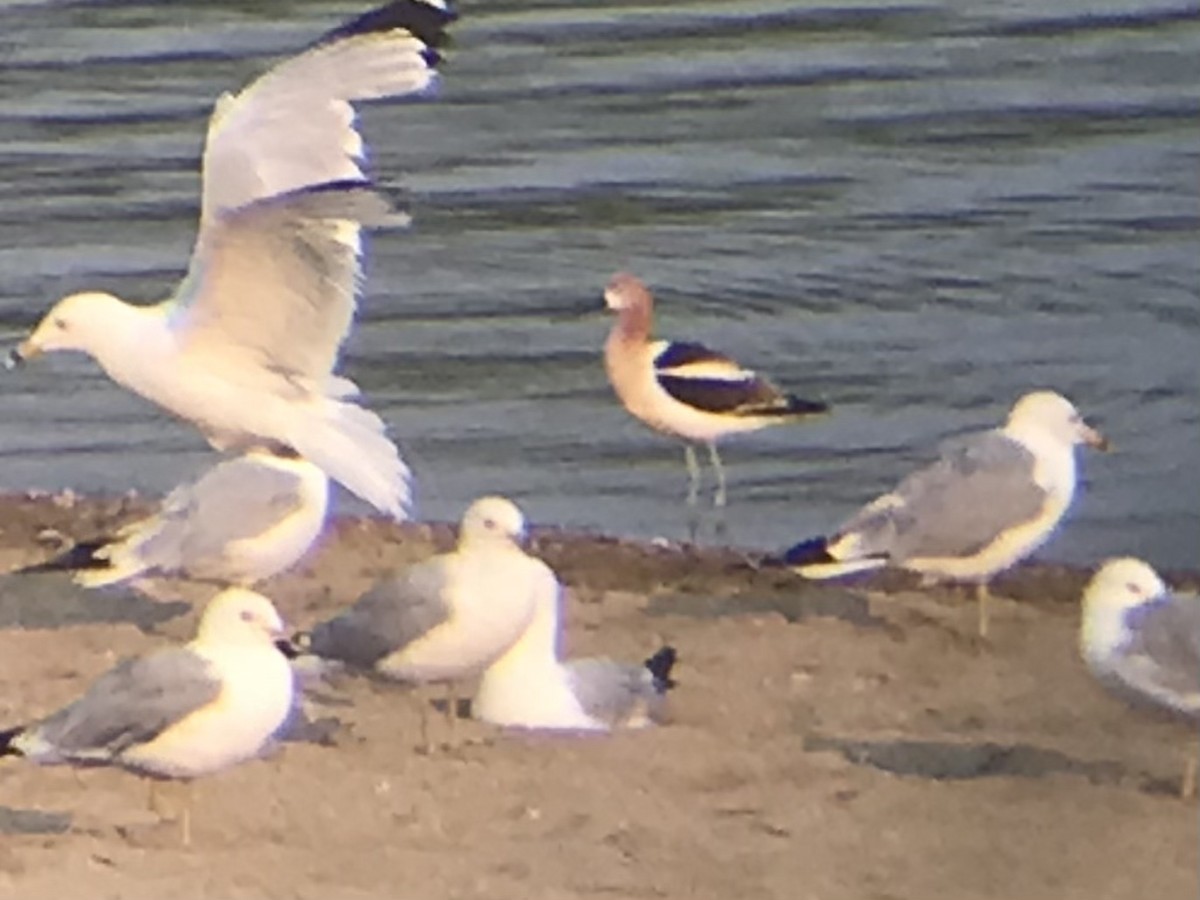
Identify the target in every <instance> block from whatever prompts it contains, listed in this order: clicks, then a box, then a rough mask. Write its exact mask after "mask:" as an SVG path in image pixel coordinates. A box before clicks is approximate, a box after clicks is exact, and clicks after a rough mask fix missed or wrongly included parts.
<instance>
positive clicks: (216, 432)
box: [10, 0, 453, 518]
mask: <svg viewBox="0 0 1200 900" xmlns="http://www.w3.org/2000/svg"><path fill="white" fill-rule="evenodd" d="M452 18H453V16H452V14H451V13H450V12H449V11H448V10H447V9H446V8H445V7H443V6H442V5H440V4H439V5H434V4H433V3H431V2H422V0H400V2H396V3H391V4H388V5H387V6H385V7H382V8H380V9H377V10H375V11H373V12H370V13H367V14H366V15H364V16H361V17H359V18H358V19H355V20H354V21H351V22H349V23H348V24H346V25H344V26H342V27H341V28H339V29H337V30H335V31H332V32H330V33H329V34H327V35H326V36H325V37H324V38H322V39H321V40H320V41H318V42H317V43H316V44H315V45H314V46H313V47H311V48H310V49H308V50H307V51H305V52H303V53H301V54H300V55H298V56H296V57H294V58H291V59H288V60H285V61H283V62H282V63H279V64H278V65H276V66H275V67H274V68H273V69H271V70H269V71H268V72H266V73H265V74H264V75H262V76H261V77H260V78H259V79H258V80H257V81H255V82H253V83H252V84H250V85H249V86H248V87H246V88H244V89H243V90H242V91H241V92H240V93H237V94H225V95H223V96H222V97H221V98H220V99H219V100H218V101H217V103H216V106H215V108H214V110H213V114H212V118H211V119H210V121H209V126H208V134H207V138H206V141H205V147H204V157H203V161H202V164H201V166H202V175H203V189H202V197H201V210H200V227H199V233H198V236H197V238H196V244H195V248H194V250H193V252H192V259H191V262H190V263H189V265H188V271H187V275H186V277H185V278H184V279H183V281H182V282H181V283H180V285H179V287H178V288H177V289H176V290H175V293H174V294H173V295H172V296H171V297H170V298H168V299H167V300H165V301H164V302H162V303H159V304H157V305H153V306H134V305H131V304H129V303H125V302H124V301H122V300H119V299H118V298H116V297H114V296H112V295H111V294H106V293H97V292H88V293H82V294H74V295H72V296H69V297H66V298H64V299H63V300H60V301H59V302H58V303H57V304H56V305H55V306H54V307H53V308H52V309H51V310H50V312H49V313H48V314H47V315H46V316H45V318H43V319H42V321H41V323H40V324H39V325H38V326H37V327H36V328H35V329H34V331H33V332H32V334H30V336H29V337H28V338H27V339H26V340H25V341H24V342H23V343H22V344H21V345H20V346H19V347H18V348H17V349H16V350H14V351H13V353H12V355H11V357H10V363H16V362H19V361H21V360H24V359H29V358H31V357H33V356H36V355H37V354H39V353H43V352H50V351H55V350H74V351H80V352H83V353H87V354H88V355H90V356H91V357H92V358H93V359H95V361H96V362H97V363H98V364H99V365H100V367H101V368H102V369H104V371H105V372H106V373H107V374H108V376H109V377H110V378H112V379H113V380H114V381H115V382H117V383H118V384H120V385H122V386H123V387H125V388H127V389H129V390H131V391H133V392H134V393H137V394H140V395H141V396H143V397H145V398H147V399H149V400H151V401H153V402H155V403H157V404H158V405H160V406H162V407H163V408H164V409H166V410H167V411H169V412H171V413H173V414H174V415H176V416H178V417H180V418H181V419H185V420H188V421H190V422H192V423H194V424H195V425H196V426H197V427H199V428H200V430H201V431H202V432H203V433H204V435H205V437H206V438H207V439H208V441H209V443H211V444H212V445H213V446H214V447H216V448H217V449H218V450H223V451H224V450H229V451H234V452H237V451H241V450H245V449H246V448H248V447H252V446H262V445H268V446H277V447H282V448H289V449H290V450H292V451H295V452H296V453H298V454H299V455H300V456H303V457H304V458H306V459H308V460H311V461H312V462H313V463H315V464H316V465H317V466H319V467H320V468H322V469H323V470H324V471H325V472H327V473H328V474H329V475H330V477H332V478H333V479H335V480H336V481H339V482H341V483H342V484H343V485H345V486H346V487H347V488H348V489H349V490H350V491H352V492H353V493H355V494H357V495H358V496H359V497H361V498H362V499H364V500H366V501H367V502H368V503H370V504H372V505H373V506H375V507H376V508H378V509H380V510H382V511H384V512H386V513H388V514H390V515H392V516H395V517H397V518H399V517H402V516H403V514H404V508H405V505H406V503H407V502H408V500H409V488H408V478H409V472H408V468H407V467H406V466H405V464H404V462H403V461H402V460H401V459H400V455H399V452H398V451H397V449H396V446H395V445H394V444H393V443H392V441H391V440H390V439H389V438H388V437H387V435H386V434H385V426H384V423H383V421H382V420H381V419H380V418H379V416H377V415H376V414H375V413H373V412H371V411H370V410H367V409H365V408H364V407H362V406H359V405H358V404H357V403H354V402H350V398H353V397H355V396H356V395H357V393H358V388H357V387H356V386H355V385H354V383H353V382H351V381H349V380H348V379H346V378H342V377H339V376H336V375H334V374H333V369H334V367H335V365H336V364H337V358H338V351H339V348H340V346H341V343H342V341H343V340H344V338H345V337H346V334H347V332H348V331H349V329H350V325H351V322H352V320H353V317H354V312H355V305H356V296H357V293H358V289H359V287H360V282H361V280H362V272H361V268H360V251H361V244H360V237H361V236H360V229H361V227H362V226H372V225H387V224H393V223H395V222H396V221H398V219H397V217H396V216H395V215H394V214H393V213H392V211H391V207H390V204H389V203H388V202H387V201H386V200H384V199H383V197H382V196H381V195H380V194H378V193H377V192H376V191H375V190H374V188H373V186H372V185H371V183H370V181H368V180H367V178H366V176H365V174H364V172H363V168H362V163H363V157H364V154H365V148H364V147H363V141H362V138H361V136H360V135H359V133H358V132H357V131H356V129H355V113H354V109H353V107H352V106H351V104H352V103H353V102H356V101H360V100H372V99H381V98H388V97H398V96H403V95H407V94H415V93H418V92H421V91H424V90H425V89H426V88H428V87H429V86H430V85H431V83H432V82H433V81H434V79H435V71H434V66H435V65H436V63H437V61H438V56H437V53H436V52H435V51H434V50H433V49H432V48H433V47H435V46H436V45H438V44H439V43H440V42H441V41H442V38H443V29H444V27H445V26H446V25H447V24H448V23H449V21H450V20H451V19H452Z"/></svg>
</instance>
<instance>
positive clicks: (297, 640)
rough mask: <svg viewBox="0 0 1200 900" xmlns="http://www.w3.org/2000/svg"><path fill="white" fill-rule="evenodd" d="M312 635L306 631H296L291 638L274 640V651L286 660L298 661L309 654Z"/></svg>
mask: <svg viewBox="0 0 1200 900" xmlns="http://www.w3.org/2000/svg"><path fill="white" fill-rule="evenodd" d="M311 647H312V635H311V634H310V633H309V632H307V631H297V632H296V633H295V634H293V635H292V636H291V637H282V638H276V639H275V649H276V650H278V651H279V652H280V653H282V654H283V655H284V656H285V657H287V658H288V659H299V658H300V657H301V656H304V655H305V654H306V653H309V652H310V649H311Z"/></svg>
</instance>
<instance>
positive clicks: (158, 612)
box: [0, 573, 192, 632]
mask: <svg viewBox="0 0 1200 900" xmlns="http://www.w3.org/2000/svg"><path fill="white" fill-rule="evenodd" d="M191 611H192V607H191V605H190V604H187V603H159V602H156V601H154V600H148V599H146V598H145V597H141V596H139V595H138V594H136V593H134V592H133V591H125V590H120V589H117V590H100V591H96V590H88V589H86V588H82V587H80V586H79V585H77V584H75V582H73V581H72V580H71V578H70V576H68V575H64V574H61V573H49V574H22V575H6V576H2V577H0V628H6V629H35V628H36V629H55V628H69V627H71V626H75V625H98V624H104V625H116V624H129V625H134V626H136V627H137V628H139V629H141V630H142V631H145V632H150V631H153V630H154V629H156V628H157V627H159V626H160V625H162V624H163V623H165V622H169V621H171V620H172V619H175V618H178V617H179V616H183V615H186V614H188V613H190V612H191Z"/></svg>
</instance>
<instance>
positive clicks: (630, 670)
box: [564, 657, 662, 728]
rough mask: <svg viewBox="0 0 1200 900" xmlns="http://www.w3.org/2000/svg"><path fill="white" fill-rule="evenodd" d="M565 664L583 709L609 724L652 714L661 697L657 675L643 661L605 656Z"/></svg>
mask: <svg viewBox="0 0 1200 900" xmlns="http://www.w3.org/2000/svg"><path fill="white" fill-rule="evenodd" d="M564 665H565V668H566V670H567V674H568V676H569V678H570V680H571V688H572V690H573V691H574V693H575V697H576V698H577V699H578V701H579V705H580V706H581V707H582V708H583V711H584V712H585V713H587V714H588V715H589V716H591V717H592V718H593V719H597V720H599V721H601V722H603V723H605V724H606V725H608V726H609V727H610V728H615V727H619V726H621V725H625V724H631V723H636V720H637V719H639V718H652V717H653V716H654V715H655V713H656V712H657V709H658V706H659V704H660V703H661V701H662V694H661V692H660V691H659V690H658V688H657V687H656V686H655V683H654V677H653V676H652V675H651V674H650V670H649V669H647V668H646V667H645V666H644V665H633V664H630V663H620V662H616V661H614V660H611V659H607V658H604V657H595V658H590V659H576V660H572V661H570V662H568V663H565V664H564Z"/></svg>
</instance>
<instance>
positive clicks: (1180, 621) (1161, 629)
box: [1115, 595, 1200, 721]
mask: <svg viewBox="0 0 1200 900" xmlns="http://www.w3.org/2000/svg"><path fill="white" fill-rule="evenodd" d="M1126 622H1127V624H1128V625H1129V627H1130V630H1131V632H1132V637H1131V639H1130V641H1129V643H1128V644H1127V645H1126V646H1125V647H1124V648H1122V651H1121V658H1120V660H1119V662H1118V663H1117V665H1116V668H1115V674H1116V676H1117V677H1118V678H1120V679H1121V680H1122V681H1123V682H1125V684H1126V685H1127V686H1128V687H1129V688H1130V689H1132V690H1133V691H1134V692H1136V693H1138V694H1141V695H1143V699H1144V698H1145V697H1147V696H1148V697H1150V698H1151V699H1154V700H1156V701H1157V702H1160V703H1162V704H1164V705H1166V706H1169V707H1171V708H1172V709H1175V710H1176V711H1177V712H1181V713H1184V714H1185V715H1189V716H1190V717H1191V718H1194V719H1196V720H1197V721H1200V598H1197V597H1195V596H1190V595H1184V596H1181V595H1168V596H1167V597H1165V598H1163V600H1161V601H1159V602H1155V603H1150V604H1146V605H1144V606H1139V607H1135V608H1134V609H1131V610H1129V611H1128V612H1127V613H1126Z"/></svg>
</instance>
